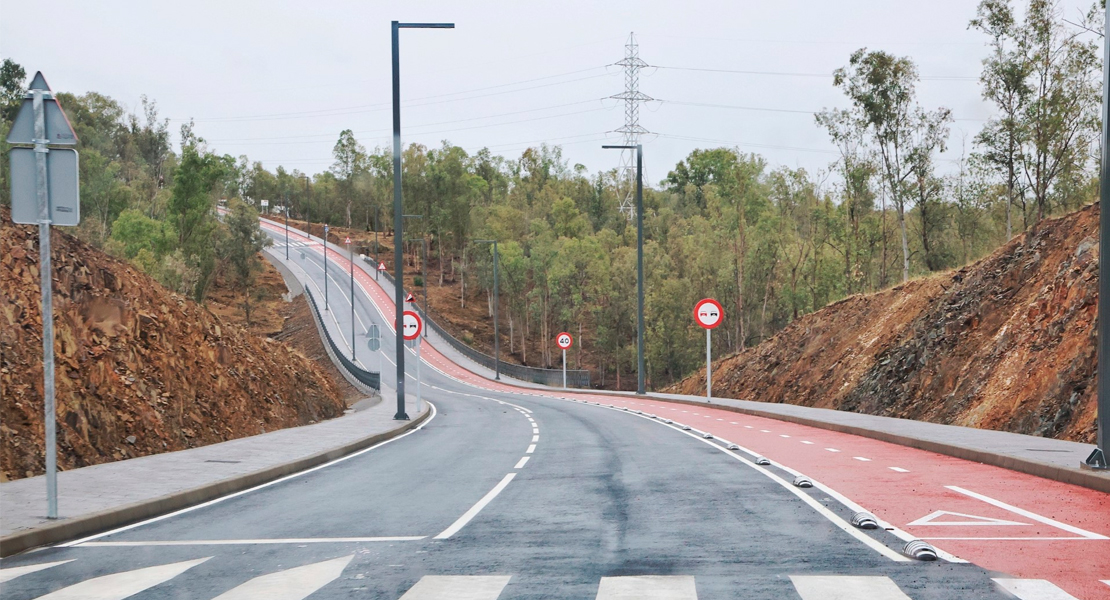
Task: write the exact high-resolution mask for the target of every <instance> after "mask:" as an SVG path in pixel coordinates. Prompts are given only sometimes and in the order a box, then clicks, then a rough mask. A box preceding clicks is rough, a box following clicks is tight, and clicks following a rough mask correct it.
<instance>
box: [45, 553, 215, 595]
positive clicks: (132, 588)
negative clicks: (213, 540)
mask: <svg viewBox="0 0 1110 600" xmlns="http://www.w3.org/2000/svg"><path fill="white" fill-rule="evenodd" d="M210 558H212V557H211V556H207V557H205V558H198V559H196V560H186V561H184V562H178V563H170V564H168V565H158V566H154V567H146V568H142V569H135V570H133V571H123V572H121V573H113V574H111V575H104V576H102V577H95V578H93V579H88V580H86V581H82V582H81V583H77V584H74V585H71V586H69V587H64V588H62V589H60V590H58V591H56V592H51V593H49V594H47V595H45V596H40V597H39V598H38V600H123V599H124V598H127V597H129V596H134V595H135V594H138V593H139V592H141V591H143V590H146V589H148V588H152V587H154V586H156V585H158V584H161V583H165V582H167V581H169V580H171V579H173V578H174V577H177V576H178V575H180V574H182V573H184V572H185V571H188V570H189V569H191V568H193V567H195V566H197V565H199V564H200V563H202V562H204V561H206V560H208V559H210Z"/></svg>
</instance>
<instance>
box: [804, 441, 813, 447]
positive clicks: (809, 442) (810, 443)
mask: <svg viewBox="0 0 1110 600" xmlns="http://www.w3.org/2000/svg"><path fill="white" fill-rule="evenodd" d="M802 443H803V444H808V445H810V446H812V445H813V442H811V441H809V440H802Z"/></svg>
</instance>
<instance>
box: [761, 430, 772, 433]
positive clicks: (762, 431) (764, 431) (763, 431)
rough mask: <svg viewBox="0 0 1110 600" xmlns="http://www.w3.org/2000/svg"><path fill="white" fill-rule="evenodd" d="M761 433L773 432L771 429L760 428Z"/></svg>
mask: <svg viewBox="0 0 1110 600" xmlns="http://www.w3.org/2000/svg"><path fill="white" fill-rule="evenodd" d="M759 431H760V433H771V430H770V429H760V430H759Z"/></svg>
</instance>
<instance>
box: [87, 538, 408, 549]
mask: <svg viewBox="0 0 1110 600" xmlns="http://www.w3.org/2000/svg"><path fill="white" fill-rule="evenodd" d="M426 537H427V536H424V535H411V536H393V537H350V538H287V539H278V538H274V539H266V538H261V539H254V540H251V539H246V540H158V541H149V542H143V541H135V542H83V543H82V544H81V545H80V547H82V548H129V547H142V546H236V545H260V544H344V543H367V542H417V541H420V540H422V539H424V538H426Z"/></svg>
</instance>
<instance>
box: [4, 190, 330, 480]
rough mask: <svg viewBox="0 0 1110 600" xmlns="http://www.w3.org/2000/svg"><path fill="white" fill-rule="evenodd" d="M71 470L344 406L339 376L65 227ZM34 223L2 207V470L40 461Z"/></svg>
mask: <svg viewBox="0 0 1110 600" xmlns="http://www.w3.org/2000/svg"><path fill="white" fill-rule="evenodd" d="M52 248H53V256H52V260H53V267H54V322H55V337H56V342H55V356H56V369H57V377H56V382H57V383H56V385H57V414H58V438H57V439H58V451H59V457H58V462H59V466H60V468H63V469H70V468H75V467H81V466H85V465H92V464H97V463H103V462H109V461H113V460H121V459H124V458H131V457H135V456H143V455H148V454H154V453H158V452H165V451H172V450H179V449H184V448H190V447H196V446H203V445H206V444H211V443H215V442H220V441H224V440H228V439H234V438H238V437H243V436H248V435H254V434H257V433H262V432H264V431H271V430H274V429H280V428H284V427H291V426H296V425H303V424H307V423H312V422H315V421H318V420H322V419H326V418H331V417H334V416H337V415H339V414H342V411H343V410H344V408H345V406H344V403H343V400H342V393H341V392H340V391H339V390H337V389H336V385H335V384H334V383H333V382H332V378H331V377H330V376H329V375H328V374H327V373H325V372H324V371H323V370H321V369H320V367H319V366H318V365H317V364H316V363H314V362H313V361H311V360H308V359H306V358H305V357H304V356H303V355H302V354H301V353H300V352H298V351H296V350H294V349H293V348H291V347H289V346H287V345H285V344H283V343H281V342H277V341H273V340H270V339H268V338H264V337H259V336H255V335H251V333H250V332H248V331H247V330H246V329H244V328H243V327H241V326H239V325H236V324H234V323H230V322H228V321H225V320H223V319H221V318H220V317H219V316H217V315H215V314H213V313H212V312H211V311H210V310H209V309H208V308H206V307H205V306H201V305H198V304H196V303H194V302H192V301H190V300H188V299H185V298H183V297H181V296H178V295H175V294H172V293H170V292H168V291H166V290H165V288H163V287H162V286H160V285H159V284H158V283H156V282H155V281H153V280H152V279H150V277H148V276H147V275H145V274H144V273H142V272H140V271H139V270H138V269H136V268H134V267H132V266H130V265H129V264H127V263H126V262H123V261H120V260H117V259H115V258H113V257H111V256H108V255H106V254H104V253H102V252H100V251H98V250H96V249H94V248H91V247H89V246H87V245H85V244H83V243H81V242H80V241H79V240H77V239H76V238H73V237H71V236H69V235H66V234H65V233H63V232H61V231H59V230H57V229H56V230H55V231H54V234H53V237H52ZM38 273H39V265H38V244H37V231H36V229H35V228H34V227H27V226H18V225H12V224H11V220H10V217H9V215H8V214H7V211H0V423H2V424H0V474H2V475H3V477H4V478H8V479H14V478H20V477H26V476H31V475H34V474H37V473H41V472H42V470H43V450H42V449H43V437H42V436H43V416H42V413H43V405H42V394H43V392H42V385H43V383H42V342H41V339H42V338H41V332H42V328H41V323H42V317H41V313H40V310H39V307H40V300H39V298H40V295H39V294H40V293H39V276H38Z"/></svg>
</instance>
